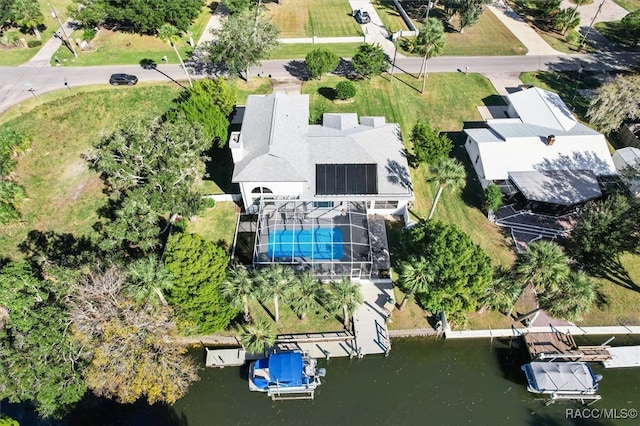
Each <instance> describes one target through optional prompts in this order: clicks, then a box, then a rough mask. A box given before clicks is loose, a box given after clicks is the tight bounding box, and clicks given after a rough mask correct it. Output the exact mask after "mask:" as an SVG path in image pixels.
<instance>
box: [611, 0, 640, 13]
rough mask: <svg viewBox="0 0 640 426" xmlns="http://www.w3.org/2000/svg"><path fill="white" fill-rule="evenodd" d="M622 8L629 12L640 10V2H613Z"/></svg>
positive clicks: (630, 0)
mask: <svg viewBox="0 0 640 426" xmlns="http://www.w3.org/2000/svg"><path fill="white" fill-rule="evenodd" d="M614 1H615V2H616V3H618V4H619V5H620V6H622V7H623V8H625V9H627V10H628V11H629V12H633V11H636V10H638V9H640V0H614Z"/></svg>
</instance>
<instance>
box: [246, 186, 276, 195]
mask: <svg viewBox="0 0 640 426" xmlns="http://www.w3.org/2000/svg"><path fill="white" fill-rule="evenodd" d="M251 193H252V194H273V191H272V190H270V189H269V188H266V187H264V186H256V187H255V188H253V189H252V190H251Z"/></svg>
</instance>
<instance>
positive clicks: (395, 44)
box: [391, 31, 400, 79]
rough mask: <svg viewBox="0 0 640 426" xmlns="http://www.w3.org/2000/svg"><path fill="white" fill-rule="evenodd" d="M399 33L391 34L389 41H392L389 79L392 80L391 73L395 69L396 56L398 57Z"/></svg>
mask: <svg viewBox="0 0 640 426" xmlns="http://www.w3.org/2000/svg"><path fill="white" fill-rule="evenodd" d="M399 36H400V31H398V32H395V33H393V34H391V41H393V63H392V64H391V79H393V71H394V70H395V69H396V56H398V37H399Z"/></svg>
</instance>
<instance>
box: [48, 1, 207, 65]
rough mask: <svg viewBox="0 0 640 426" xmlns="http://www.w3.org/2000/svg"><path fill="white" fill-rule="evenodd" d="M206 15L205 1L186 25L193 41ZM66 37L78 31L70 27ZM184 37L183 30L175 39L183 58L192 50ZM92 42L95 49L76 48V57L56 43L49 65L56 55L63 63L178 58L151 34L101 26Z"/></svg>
mask: <svg viewBox="0 0 640 426" xmlns="http://www.w3.org/2000/svg"><path fill="white" fill-rule="evenodd" d="M210 17H211V8H210V6H208V5H205V6H204V7H203V8H202V11H201V13H200V15H199V16H198V17H197V18H196V19H195V21H194V22H193V24H192V25H191V27H190V32H191V37H193V40H194V42H196V43H197V42H198V39H199V38H200V36H201V35H202V33H203V31H204V28H205V26H206V25H207V22H208V21H209V18H210ZM70 37H71V38H72V39H75V38H80V37H82V31H74V32H73V34H71V36H70ZM188 40H189V37H188V36H187V35H186V34H185V35H183V37H182V38H181V39H180V40H179V41H178V42H177V43H176V46H177V47H178V50H179V51H180V54H181V55H182V59H183V60H186V59H187V58H188V56H189V55H190V54H191V51H192V50H193V48H192V47H191V46H190V45H189V43H188ZM93 43H94V45H95V46H96V49H95V50H92V51H79V52H78V57H77V58H74V57H73V54H72V53H71V51H69V49H67V48H66V47H64V46H62V47H60V49H58V51H57V52H56V54H55V55H53V57H52V58H51V65H52V66H55V65H56V61H55V57H56V56H57V57H58V59H59V60H60V61H61V62H62V64H63V65H69V66H95V65H107V64H108V65H125V64H139V63H140V61H141V60H143V59H148V60H151V61H153V62H155V63H157V64H160V63H163V61H162V58H163V57H164V56H166V57H167V63H172V64H177V63H179V62H180V61H179V60H178V57H177V56H176V53H175V52H174V50H173V48H172V47H171V46H170V45H169V43H166V42H163V41H162V40H160V39H159V38H158V37H155V36H148V35H139V34H134V33H127V32H123V31H111V30H108V29H104V28H103V29H101V30H100V32H99V33H98V35H97V36H96V37H95V39H94V40H93Z"/></svg>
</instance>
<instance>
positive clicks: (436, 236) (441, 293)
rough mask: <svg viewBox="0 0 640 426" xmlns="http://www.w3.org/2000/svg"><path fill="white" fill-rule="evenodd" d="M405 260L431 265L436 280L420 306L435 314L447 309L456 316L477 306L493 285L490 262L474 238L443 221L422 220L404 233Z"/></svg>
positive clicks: (426, 292)
mask: <svg viewBox="0 0 640 426" xmlns="http://www.w3.org/2000/svg"><path fill="white" fill-rule="evenodd" d="M401 239H402V245H403V251H404V253H403V256H402V257H403V258H404V259H407V261H409V260H410V259H412V258H414V259H420V261H421V262H426V263H428V264H430V265H431V266H432V268H433V270H434V271H437V277H436V279H434V280H433V282H431V283H430V284H429V286H428V287H427V288H426V289H425V290H426V291H424V292H423V293H418V294H417V299H418V301H419V303H420V304H421V305H422V306H423V307H424V308H425V309H428V310H429V311H430V312H432V313H438V312H441V311H442V310H445V311H446V312H447V314H452V315H454V316H456V315H459V314H464V313H465V312H468V311H471V310H473V309H475V308H476V307H478V305H479V303H480V300H481V298H482V297H483V296H484V294H485V292H486V289H487V287H489V285H490V284H491V277H492V271H491V262H490V260H489V257H488V256H487V254H486V253H485V252H484V250H482V249H481V248H480V247H479V246H478V245H477V244H475V243H474V242H473V241H472V240H471V237H469V236H468V235H467V234H465V233H464V232H462V231H461V230H460V229H458V228H457V227H455V226H451V225H445V224H444V223H442V222H440V221H435V220H429V221H420V222H419V223H417V224H416V225H415V226H413V227H411V228H408V229H406V230H404V231H403V233H402V238H401Z"/></svg>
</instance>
